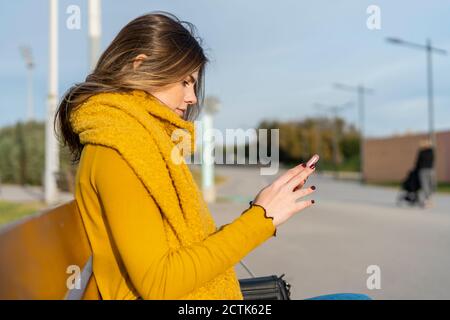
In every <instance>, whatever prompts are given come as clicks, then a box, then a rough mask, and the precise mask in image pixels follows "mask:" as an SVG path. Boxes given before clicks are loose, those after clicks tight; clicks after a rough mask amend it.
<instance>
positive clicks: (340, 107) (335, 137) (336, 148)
mask: <svg viewBox="0 0 450 320" xmlns="http://www.w3.org/2000/svg"><path fill="white" fill-rule="evenodd" d="M352 105H353V104H352V103H351V102H347V103H344V104H341V105H324V104H321V103H315V104H314V107H315V108H317V109H319V110H323V111H327V112H330V113H331V114H332V115H333V119H334V135H333V142H332V144H333V145H332V148H333V162H334V170H335V172H334V174H335V178H338V151H339V132H338V128H337V119H338V116H339V112H340V111H342V110H344V109H347V108H349V107H351V106H352Z"/></svg>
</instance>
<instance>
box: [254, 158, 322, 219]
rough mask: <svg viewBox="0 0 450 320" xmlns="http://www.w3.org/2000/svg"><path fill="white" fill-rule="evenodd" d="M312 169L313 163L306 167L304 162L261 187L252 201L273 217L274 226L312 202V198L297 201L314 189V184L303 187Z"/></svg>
mask: <svg viewBox="0 0 450 320" xmlns="http://www.w3.org/2000/svg"><path fill="white" fill-rule="evenodd" d="M314 171H315V166H314V165H312V166H311V167H309V168H308V167H306V165H305V164H300V165H298V166H296V167H294V168H292V169H289V170H288V171H287V172H286V173H285V174H283V175H282V176H281V177H279V178H278V179H276V180H275V181H274V182H272V183H271V184H270V185H268V186H267V187H265V188H263V189H262V190H261V191H260V192H259V193H258V195H257V196H256V198H255V200H254V201H253V203H254V204H257V205H260V206H262V207H263V208H264V209H265V210H266V215H267V216H268V217H272V218H273V224H274V225H275V227H277V226H279V225H281V224H282V223H284V222H285V221H287V220H288V219H289V218H290V217H292V216H293V215H294V214H295V213H296V212H299V211H301V210H303V209H305V208H307V207H309V206H311V205H312V204H314V200H307V201H299V202H297V200H298V199H300V198H303V197H306V196H307V195H310V194H311V193H313V192H314V190H315V189H316V187H315V186H312V187H310V188H307V189H303V185H304V184H305V182H306V179H307V178H308V177H309V176H310V175H311V174H312V173H313V172H314Z"/></svg>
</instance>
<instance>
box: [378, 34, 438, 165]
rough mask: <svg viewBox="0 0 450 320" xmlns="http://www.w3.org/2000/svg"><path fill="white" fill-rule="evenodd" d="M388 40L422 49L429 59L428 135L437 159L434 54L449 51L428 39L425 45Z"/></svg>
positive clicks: (394, 39) (395, 39) (396, 39)
mask: <svg viewBox="0 0 450 320" xmlns="http://www.w3.org/2000/svg"><path fill="white" fill-rule="evenodd" d="M386 40H387V41H388V42H390V43H392V44H398V45H403V46H406V47H410V48H414V49H421V50H425V51H426V59H427V98H428V135H429V137H430V140H431V143H432V145H433V147H434V152H435V157H436V153H437V151H438V150H437V145H436V133H435V131H434V103H433V63H432V56H433V53H439V54H442V55H446V54H447V51H446V50H444V49H439V48H436V47H433V46H432V45H431V39H430V38H427V40H426V43H425V45H423V44H419V43H414V42H409V41H405V40H403V39H399V38H386Z"/></svg>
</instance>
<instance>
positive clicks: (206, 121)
mask: <svg viewBox="0 0 450 320" xmlns="http://www.w3.org/2000/svg"><path fill="white" fill-rule="evenodd" d="M218 108H219V100H218V99H217V98H216V97H207V98H206V99H205V115H204V116H203V121H202V124H203V130H202V132H203V138H202V139H203V141H202V192H203V197H204V199H205V201H206V202H209V203H213V202H215V201H216V188H215V183H214V156H213V151H214V144H215V141H213V140H214V139H213V138H214V135H213V128H214V126H213V115H214V113H216V112H217V111H218Z"/></svg>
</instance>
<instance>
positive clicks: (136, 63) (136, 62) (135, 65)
mask: <svg viewBox="0 0 450 320" xmlns="http://www.w3.org/2000/svg"><path fill="white" fill-rule="evenodd" d="M147 58H148V56H147V55H145V54H143V53H141V54H140V55H138V56H137V57H136V58H134V61H133V70H136V69H137V68H138V67H139V66H140V65H141V63H142V61H144V60H145V59H147Z"/></svg>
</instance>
